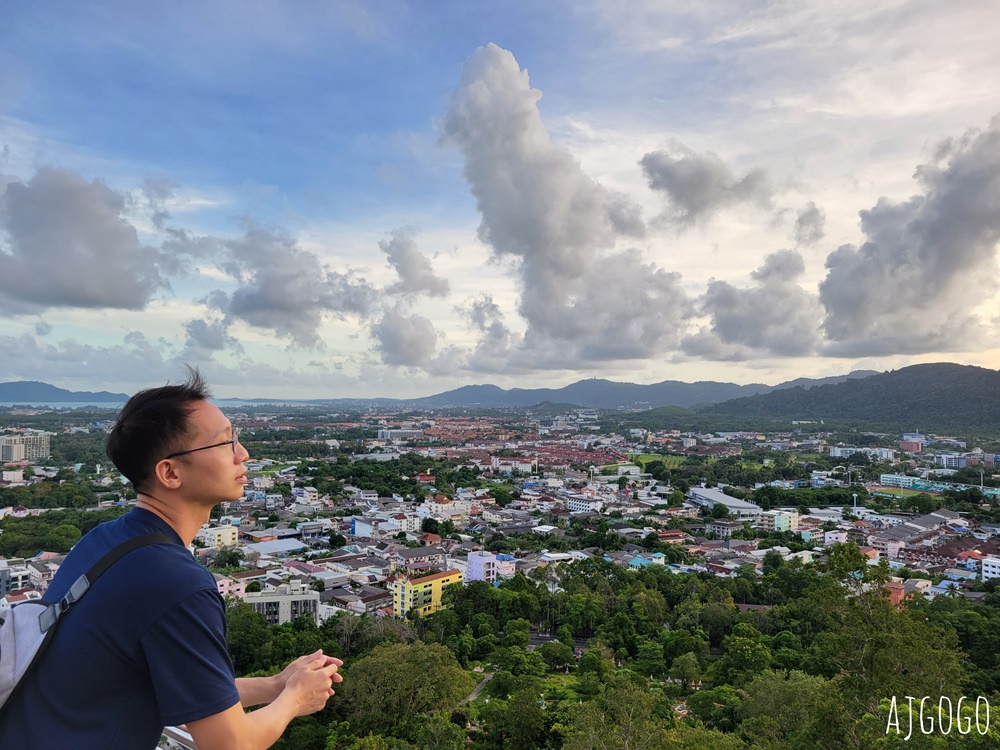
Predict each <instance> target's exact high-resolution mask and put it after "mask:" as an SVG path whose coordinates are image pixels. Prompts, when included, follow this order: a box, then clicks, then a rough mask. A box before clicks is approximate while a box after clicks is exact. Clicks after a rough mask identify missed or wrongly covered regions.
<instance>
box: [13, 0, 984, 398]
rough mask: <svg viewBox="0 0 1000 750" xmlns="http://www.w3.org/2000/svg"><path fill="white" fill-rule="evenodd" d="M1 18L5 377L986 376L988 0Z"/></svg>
mask: <svg viewBox="0 0 1000 750" xmlns="http://www.w3.org/2000/svg"><path fill="white" fill-rule="evenodd" d="M4 17H5V18H4V23H3V24H0V382H7V381H15V380H41V381H44V382H48V383H52V384H54V385H57V386H60V387H63V388H68V389H71V390H110V391H116V392H117V391H124V392H132V391H134V390H136V389H138V388H142V387H148V386H152V385H158V384H162V383H164V382H168V381H171V382H177V381H178V380H181V379H183V377H184V372H185V371H184V365H185V364H190V365H192V366H197V367H199V368H200V369H201V370H202V372H203V373H204V375H205V376H206V378H207V380H208V381H209V382H210V383H211V384H212V386H213V389H214V391H215V393H216V395H218V396H223V397H244V398H250V397H275V398H346V397H351V398H358V397H417V396H424V395H430V394H434V393H439V392H442V391H446V390H449V389H451V388H455V387H459V386H462V385H468V384H474V383H493V384H496V385H499V386H501V387H504V388H511V387H522V388H532V387H560V386H563V385H567V384H569V383H572V382H575V381H577V380H581V379H584V378H593V377H600V378H608V379H611V380H617V381H628V382H636V383H654V382H659V381H663V380H684V381H689V382H693V381H698V380H717V381H726V382H736V383H752V382H756V383H769V384H775V383H778V382H781V381H783V380H789V379H793V378H796V377H800V376H810V377H825V376H829V375H840V374H845V373H847V372H850V371H851V370H856V369H873V370H889V369H896V368H899V367H904V366H907V365H911V364H917V363H921V362H939V361H948V362H958V363H961V364H975V365H980V366H984V367H990V368H994V369H996V368H1000V343H998V341H1000V340H998V336H997V334H998V328H1000V285H998V283H997V278H998V270H1000V269H998V263H997V249H998V241H1000V95H998V93H997V92H1000V46H998V45H997V44H996V38H995V28H996V20H997V16H996V5H995V3H994V2H992V1H991V0H985V1H977V0H969V2H964V3H958V4H955V3H939V2H931V1H930V0H913V1H910V2H899V1H898V0H886V1H885V2H881V3H870V2H867V1H866V2H861V1H860V0H844V2H840V3H834V4H831V3H829V2H819V1H814V0H802V1H800V2H795V3H790V2H768V1H766V0H754V1H750V0H733V2H730V3H688V2H672V1H669V0H632V1H631V2H627V3H623V2H620V1H618V2H605V1H601V0H572V1H570V0H566V1H565V2H564V1H562V0H554V1H553V2H548V3H537V2H530V1H528V0H524V1H523V2H519V1H517V0H514V1H512V2H506V3H468V2H463V1H462V0H442V2H434V3H431V2H392V1H391V0H386V1H385V2H380V3H368V2H348V1H342V2H341V1H338V2H333V1H328V0H323V1H322V2H321V1H318V0H315V1H312V2H310V1H309V0H303V1H302V2H296V3H274V2H256V1H254V0H246V1H244V2H239V3H237V2H219V1H218V0H206V1H205V2H198V3H195V2H190V1H188V2H178V3H169V4H161V3H155V4H150V3H134V2H128V1H125V0H121V1H118V0H103V1H102V0H97V2H92V3H79V2H70V1H67V0H54V1H53V2H47V3H8V4H7V6H6V7H5V10H4Z"/></svg>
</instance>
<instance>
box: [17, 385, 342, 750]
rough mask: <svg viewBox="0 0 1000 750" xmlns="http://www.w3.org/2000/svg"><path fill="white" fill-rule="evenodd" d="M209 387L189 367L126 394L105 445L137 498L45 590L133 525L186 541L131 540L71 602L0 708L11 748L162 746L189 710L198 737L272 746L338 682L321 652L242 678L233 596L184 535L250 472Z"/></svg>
mask: <svg viewBox="0 0 1000 750" xmlns="http://www.w3.org/2000/svg"><path fill="white" fill-rule="evenodd" d="M208 397H209V393H208V390H207V388H206V386H205V384H204V382H203V381H202V379H201V377H200V375H199V374H198V372H197V371H191V376H190V378H189V379H188V382H186V383H184V384H182V385H175V386H164V387H163V388H154V389H150V390H146V391H142V392H140V393H137V394H136V395H134V396H133V397H132V398H131V399H129V401H128V403H127V404H125V406H124V407H123V408H122V411H121V414H120V415H119V418H118V421H117V423H116V424H115V426H114V427H113V428H112V430H111V433H110V435H109V436H108V441H107V451H108V456H109V457H110V458H111V461H112V462H113V463H114V464H115V466H116V467H118V470H119V471H121V473H122V474H124V475H125V477H127V478H128V479H129V481H130V482H131V483H132V485H133V486H134V487H135V489H136V492H137V493H138V500H137V502H136V505H135V508H133V509H132V510H131V511H130V512H129V513H127V514H126V515H124V516H122V517H121V518H118V519H116V520H114V521H111V522H109V523H105V524H102V525H100V526H98V527H97V528H95V529H94V530H93V531H91V532H90V533H89V534H87V535H86V536H85V537H84V538H83V539H81V540H80V542H79V543H78V544H77V545H76V547H74V548H73V550H72V551H71V552H70V554H69V555H68V556H67V557H66V560H65V561H64V562H63V564H62V566H61V567H60V568H59V571H58V573H57V574H56V576H55V578H54V580H53V581H52V584H51V586H50V587H49V590H48V591H47V592H46V598H47V599H48V600H50V601H58V600H59V599H60V598H61V597H62V596H63V595H64V594H65V593H66V591H67V589H68V587H69V586H70V585H72V583H73V582H74V581H75V580H76V579H77V578H78V577H79V576H80V575H82V574H83V573H86V572H87V570H89V569H90V567H91V566H92V565H93V564H94V563H95V562H96V561H97V560H98V559H100V557H101V556H102V555H103V554H104V553H105V552H107V551H108V550H110V549H112V548H113V547H115V546H117V545H118V544H120V543H121V542H122V541H124V540H126V539H129V538H131V537H134V536H138V535H141V534H148V533H163V534H166V535H167V536H168V537H169V538H170V539H172V540H173V541H174V542H175V543H173V544H154V545H149V546H145V547H140V548H139V549H136V550H134V551H132V552H130V553H128V554H127V555H126V556H125V557H123V558H122V559H121V560H120V561H119V562H118V563H116V564H115V565H114V566H113V567H111V568H110V569H109V570H108V571H107V572H106V573H105V574H104V575H103V576H102V577H101V578H100V579H99V580H98V581H97V582H96V583H95V584H94V586H93V587H92V588H91V590H90V591H88V592H87V594H86V596H84V597H83V598H82V599H81V600H80V601H79V602H78V603H77V604H75V605H73V606H72V607H71V608H70V609H69V611H68V612H67V613H66V615H65V616H64V618H63V621H62V622H61V623H60V625H59V629H58V631H57V632H56V635H55V637H54V638H53V639H52V642H51V645H50V646H49V648H48V649H47V650H46V651H45V653H44V654H43V655H42V657H41V658H40V660H39V662H38V664H37V665H36V666H35V667H34V670H33V671H32V672H31V673H30V675H29V676H28V677H27V678H26V680H25V682H24V684H23V685H22V686H20V687H19V689H18V692H17V693H16V694H15V695H14V696H13V698H12V699H11V701H10V702H8V704H7V706H6V707H5V709H4V711H3V713H2V714H0V748H11V749H12V750H13V748H17V749H18V750H36V749H37V750H56V749H57V748H58V749H61V748H80V749H89V748H101V749H102V750H104V749H105V748H108V749H117V748H121V750H142V749H143V748H149V749H151V748H154V747H156V745H157V742H158V741H159V738H160V733H161V729H162V728H163V727H164V726H169V725H178V724H184V725H186V727H187V730H188V731H189V732H190V733H191V735H192V736H193V737H194V740H195V742H196V744H197V745H198V748H199V750H216V749H217V748H221V749H225V748H267V747H270V746H271V744H273V743H274V742H275V740H277V739H278V737H280V736H281V733H282V732H283V731H284V729H285V727H286V726H287V725H288V723H289V722H290V721H291V720H292V719H293V718H294V717H296V716H302V715H305V714H310V713H314V712H315V711H318V710H319V709H321V708H322V707H323V706H324V705H325V704H326V701H327V699H328V698H329V697H330V696H331V695H333V689H332V683H334V682H340V681H341V679H342V677H341V676H340V674H339V673H338V672H337V668H338V667H339V666H341V662H340V660H339V659H334V658H332V657H328V656H325V655H323V654H322V652H316V653H315V654H310V655H308V656H304V657H301V658H299V659H297V660H296V661H294V662H292V663H291V664H289V665H288V666H287V667H286V668H285V669H284V670H283V671H282V672H281V673H279V674H277V675H275V676H273V677H266V678H253V679H235V678H234V674H233V666H232V663H231V661H230V659H229V654H228V652H227V650H226V638H225V607H224V603H223V600H222V598H221V597H220V596H219V594H218V592H217V590H216V586H215V579H214V578H213V577H212V575H211V574H210V573H209V572H208V570H206V569H205V568H203V567H202V566H201V565H199V564H198V563H197V562H196V561H195V560H194V559H193V558H192V556H191V553H190V552H189V551H188V550H187V549H186V547H187V545H189V544H191V541H192V540H193V539H194V535H195V533H196V532H197V531H198V529H199V528H200V527H201V526H202V525H203V524H204V523H205V522H207V521H208V519H209V514H210V512H211V510H212V507H213V506H215V505H216V504H218V503H220V502H222V501H227V500H229V501H231V500H236V499H237V498H239V497H241V496H242V494H243V484H244V483H245V482H246V470H245V469H244V467H243V462H244V461H246V460H247V459H248V458H249V454H248V453H247V451H246V449H245V448H244V447H243V446H242V445H240V443H239V440H238V439H237V437H236V435H235V433H234V432H233V427H232V424H230V422H229V420H228V419H227V418H226V416H225V415H224V414H223V413H222V412H221V411H220V410H219V409H218V408H217V407H215V406H214V405H212V404H211V403H209V402H208V400H207V399H208ZM263 704H266V705H263ZM255 705H263V707H262V708H259V709H257V710H256V711H253V712H250V713H246V712H245V711H244V708H245V707H248V706H255Z"/></svg>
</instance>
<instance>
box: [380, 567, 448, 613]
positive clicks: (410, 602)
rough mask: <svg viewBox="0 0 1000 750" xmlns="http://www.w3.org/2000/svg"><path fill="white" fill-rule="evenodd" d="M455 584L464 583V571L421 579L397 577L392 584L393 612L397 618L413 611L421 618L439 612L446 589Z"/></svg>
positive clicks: (404, 576)
mask: <svg viewBox="0 0 1000 750" xmlns="http://www.w3.org/2000/svg"><path fill="white" fill-rule="evenodd" d="M453 583H459V584H460V583H462V571H460V570H456V569H452V570H446V571H444V572H443V573H432V574H431V575H427V576H423V577H421V578H416V577H411V576H407V575H400V576H397V577H396V579H395V580H394V581H393V582H392V611H393V612H394V613H395V615H396V616H397V617H405V616H406V613H407V612H409V611H410V610H411V609H415V610H417V612H418V613H419V614H420V616H421V617H426V616H427V615H429V614H432V613H434V612H437V611H438V610H439V609H441V606H442V604H441V593H442V592H443V591H444V587H445V586H450V585H451V584H453Z"/></svg>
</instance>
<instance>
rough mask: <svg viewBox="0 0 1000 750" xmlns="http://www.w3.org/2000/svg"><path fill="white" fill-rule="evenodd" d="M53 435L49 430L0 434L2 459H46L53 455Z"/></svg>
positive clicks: (0, 456) (0, 455) (12, 461)
mask: <svg viewBox="0 0 1000 750" xmlns="http://www.w3.org/2000/svg"><path fill="white" fill-rule="evenodd" d="M51 437H52V435H51V433H48V432H25V433H19V434H16V435H0V461H4V462H7V463H15V462H17V461H44V460H45V459H46V458H48V457H49V456H51V455H52V451H51V448H50V445H51Z"/></svg>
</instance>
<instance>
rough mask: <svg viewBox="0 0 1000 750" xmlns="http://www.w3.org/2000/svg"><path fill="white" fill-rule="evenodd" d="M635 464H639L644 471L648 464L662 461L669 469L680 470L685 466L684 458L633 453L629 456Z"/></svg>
mask: <svg viewBox="0 0 1000 750" xmlns="http://www.w3.org/2000/svg"><path fill="white" fill-rule="evenodd" d="M629 459H631V460H632V462H633V463H636V464H639V466H641V467H642V468H643V469H645V468H646V464H648V463H652V462H653V461H662V462H663V465H664V466H665V467H666V468H668V469H679V468H680V467H681V466H683V464H684V456H663V455H660V454H658V453H633V454H631V455H630V456H629Z"/></svg>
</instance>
